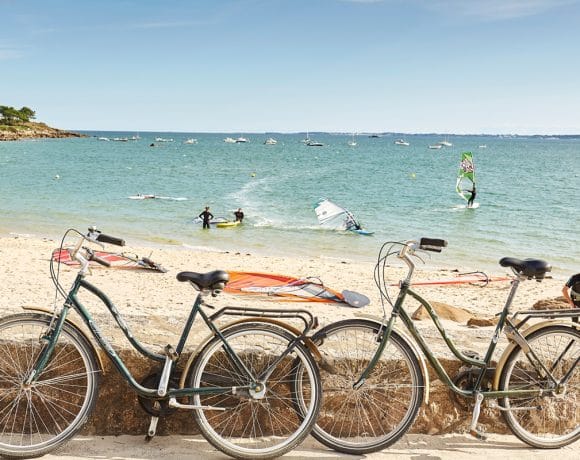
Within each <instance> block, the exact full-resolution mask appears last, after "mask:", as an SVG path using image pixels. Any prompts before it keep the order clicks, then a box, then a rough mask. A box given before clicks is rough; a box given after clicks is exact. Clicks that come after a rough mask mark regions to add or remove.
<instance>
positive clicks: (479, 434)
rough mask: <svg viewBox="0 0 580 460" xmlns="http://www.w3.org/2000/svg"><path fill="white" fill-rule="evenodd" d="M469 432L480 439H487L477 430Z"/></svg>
mask: <svg viewBox="0 0 580 460" xmlns="http://www.w3.org/2000/svg"><path fill="white" fill-rule="evenodd" d="M469 434H470V435H471V436H473V437H474V438H475V439H479V440H480V441H487V436H486V435H485V434H484V433H482V432H481V431H478V430H469Z"/></svg>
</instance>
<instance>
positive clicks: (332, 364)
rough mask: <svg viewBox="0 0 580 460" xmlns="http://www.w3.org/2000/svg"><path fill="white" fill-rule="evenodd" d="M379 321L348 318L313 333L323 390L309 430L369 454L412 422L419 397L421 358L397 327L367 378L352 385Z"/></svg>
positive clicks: (376, 337) (340, 447)
mask: <svg viewBox="0 0 580 460" xmlns="http://www.w3.org/2000/svg"><path fill="white" fill-rule="evenodd" d="M380 327H381V325H380V324H378V323H377V322H375V321H369V320H364V319H349V320H345V321H339V322H337V323H334V324H330V325H328V326H326V327H324V328H323V329H321V330H320V331H319V332H317V333H316V334H315V335H314V336H313V338H312V340H313V341H314V342H315V343H316V344H317V346H318V350H319V351H320V353H321V355H322V362H321V363H320V377H321V380H322V390H323V395H324V397H323V400H322V407H321V408H320V414H319V416H318V421H317V423H316V425H315V427H314V428H313V430H312V435H313V436H314V437H315V438H316V439H317V440H318V441H320V442H321V443H322V444H324V445H326V446H327V447H330V448H331V449H334V450H336V451H338V452H344V453H348V454H367V453H371V452H377V451H379V450H382V449H384V448H385V447H387V446H390V445H391V444H393V443H395V442H396V441H397V440H399V438H401V436H403V435H404V434H405V433H406V432H407V430H408V429H409V428H410V427H411V425H412V424H413V422H414V420H415V417H416V416H417V412H418V411H419V408H420V406H421V403H422V401H423V392H424V386H425V383H424V378H423V374H422V372H421V367H420V364H419V361H418V359H417V357H416V356H415V353H414V352H413V350H411V348H410V347H409V346H408V344H407V343H406V342H405V340H403V339H402V338H401V337H400V336H399V334H397V333H396V332H395V331H393V333H392V334H391V337H390V339H389V343H388V344H387V346H386V348H385V350H384V352H383V354H382V356H381V357H380V359H379V361H378V363H377V365H376V366H375V368H374V369H373V371H372V372H371V374H370V375H369V377H368V379H367V380H366V381H365V382H364V384H363V385H362V386H361V387H360V388H358V389H354V388H353V384H354V383H355V382H356V381H357V380H358V379H359V378H360V376H361V374H362V372H363V370H364V369H365V368H366V367H367V365H368V364H369V362H370V361H371V359H372V358H373V356H374V354H375V352H376V350H377V347H378V345H379V342H380V337H381V336H380V334H379V333H380Z"/></svg>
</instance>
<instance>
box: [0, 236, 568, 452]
mask: <svg viewBox="0 0 580 460" xmlns="http://www.w3.org/2000/svg"><path fill="white" fill-rule="evenodd" d="M59 244H60V242H57V240H53V239H49V238H36V237H31V236H8V237H2V238H0V311H1V312H2V315H7V314H10V313H16V312H20V311H22V307H27V306H36V307H43V308H52V303H53V301H54V297H55V295H54V287H53V284H52V282H51V279H50V275H49V258H50V254H51V252H52V250H53V249H55V248H56V247H57V246H58V245H59ZM123 250H125V251H128V252H134V253H136V254H138V255H141V256H150V258H151V259H153V260H154V261H155V262H157V263H159V264H161V265H163V266H164V267H165V268H167V269H168V270H169V271H168V272H167V273H164V274H163V273H158V272H153V271H148V270H143V269H140V270H126V269H114V268H111V269H106V268H100V267H97V268H95V269H94V270H93V272H92V276H91V277H90V281H91V282H92V283H94V284H95V285H97V286H99V287H100V288H101V289H102V290H104V292H106V293H107V294H108V295H109V296H110V298H111V299H112V300H113V302H114V303H115V304H116V306H117V308H118V309H119V310H120V312H121V313H122V314H123V316H124V318H125V320H126V322H127V323H128V324H129V326H130V327H131V329H132V330H133V333H134V335H135V336H136V337H137V338H138V339H139V340H140V341H142V343H144V344H147V345H149V346H151V347H152V349H154V350H159V349H161V348H162V347H163V346H164V345H165V344H167V343H171V344H176V343H177V341H178V338H179V334H180V332H181V327H182V324H183V323H184V322H185V320H186V318H187V315H188V313H189V311H190V308H191V305H192V303H193V300H194V298H195V294H196V293H195V292H194V291H193V289H192V288H191V286H189V285H188V284H187V283H180V282H178V281H177V280H176V279H175V275H176V274H177V273H178V272H179V271H183V270H189V271H198V272H205V271H210V270H215V269H224V270H240V271H259V272H269V273H279V274H287V275H293V276H297V277H306V276H318V277H320V278H321V279H322V281H323V282H324V283H325V284H326V285H327V286H329V287H331V288H333V289H335V290H338V291H342V290H343V289H349V290H353V291H357V292H359V293H362V294H365V295H367V296H368V297H369V298H370V300H371V304H370V305H369V306H367V307H365V308H363V309H361V310H358V309H353V308H351V307H348V306H339V305H335V304H324V303H287V302H277V301H272V299H271V298H267V297H258V296H234V295H230V294H221V295H220V296H218V297H217V298H215V299H211V300H209V303H210V304H211V305H214V306H215V307H217V308H219V307H222V306H225V305H235V306H253V307H262V308H268V307H273V308H280V307H281V306H284V305H288V306H290V307H292V306H298V307H301V308H306V309H308V310H309V311H311V312H312V313H313V314H315V315H316V316H318V318H319V320H320V324H321V326H324V325H326V324H329V323H332V322H334V321H338V320H341V319H347V318H352V317H354V316H355V315H359V314H370V315H376V316H382V312H383V310H382V307H381V304H380V298H379V294H378V291H377V288H376V286H375V284H374V281H373V270H374V264H373V263H370V262H369V263H361V262H354V261H351V260H348V259H344V260H329V259H323V258H317V257H311V258H280V257H265V256H257V255H253V254H249V253H224V252H220V253H218V252H203V251H192V250H189V249H183V248H176V247H155V248H153V247H134V246H131V245H130V242H129V244H128V246H127V247H125V248H123ZM437 257H441V258H444V253H443V254H442V255H438V256H437ZM432 263H433V262H432ZM457 269H458V270H459V271H461V272H466V271H470V267H457ZM471 270H472V269H471ZM403 273H404V270H403V268H402V267H390V268H389V269H388V276H389V278H390V281H392V282H397V281H398V280H399V279H400V278H401V276H402V275H403ZM75 274H76V270H75V269H74V268H70V267H67V266H61V275H60V276H61V282H62V284H63V285H64V286H69V285H70V283H71V282H72V279H73V278H74V276H75ZM506 274H507V272H505V271H502V270H501V269H499V267H498V271H497V272H496V273H489V275H506ZM453 275H454V272H453V271H451V270H450V269H438V268H437V267H436V266H434V265H431V264H429V265H427V266H424V267H419V269H418V270H417V272H416V276H415V279H417V280H434V279H444V278H449V277H451V276H453ZM562 283H563V280H560V279H546V280H544V281H543V282H542V283H537V282H526V283H523V285H522V287H521V288H520V291H519V296H518V297H517V298H516V301H515V304H514V310H515V309H529V308H531V307H532V305H533V304H534V303H535V302H536V301H538V300H543V299H550V298H554V297H557V296H558V295H559V294H560V291H561V286H562ZM508 289H509V283H508V282H497V283H490V284H489V285H488V286H486V287H477V286H471V285H469V284H461V285H452V286H425V287H421V288H420V289H419V288H418V290H419V291H420V292H421V293H422V294H423V295H424V296H425V298H427V299H428V300H430V301H437V302H442V303H445V304H448V305H451V306H454V307H459V308H462V309H465V310H468V311H469V312H470V313H471V314H472V315H473V316H474V317H478V318H489V317H492V316H493V315H494V314H495V313H497V312H499V311H500V310H501V308H502V307H503V303H504V301H505V298H506V296H507V293H508ZM61 301H62V300H61V299H59V302H61ZM87 306H88V307H89V309H90V310H91V313H92V314H93V315H94V317H95V318H96V319H97V322H98V323H99V326H101V328H102V329H103V330H104V331H105V333H106V335H107V336H109V337H110V338H111V340H112V341H113V343H114V344H115V345H122V344H125V339H124V337H122V335H121V334H120V332H119V331H118V330H117V329H116V328H114V327H113V322H112V319H111V318H110V317H109V316H108V313H107V312H106V311H105V309H104V307H102V306H99V307H97V308H91V307H93V304H92V303H91V304H89V305H87ZM387 307H388V306H387ZM415 307H416V306H414V305H410V307H409V310H410V311H414V310H415ZM387 311H389V310H387ZM442 322H443V324H444V325H445V327H446V328H447V329H448V332H449V336H451V337H452V338H453V339H454V340H456V341H457V343H458V344H459V348H460V349H472V350H473V349H475V350H478V349H479V350H480V351H482V352H483V350H484V348H483V347H485V346H486V345H487V343H488V342H489V340H490V338H491V335H492V333H493V327H481V328H473V327H468V326H467V325H466V324H465V323H458V322H455V321H451V320H443V321H442ZM204 328H205V326H204V325H203V324H201V323H199V324H197V325H194V328H193V332H192V334H191V335H190V339H189V342H188V347H191V348H192V349H193V348H195V346H196V344H197V341H199V340H200V339H201V337H205V336H206V334H207V332H206V331H205V330H204ZM419 328H420V329H421V331H422V332H423V333H424V334H425V335H426V336H427V337H429V343H430V345H432V346H433V349H434V351H435V352H436V354H437V355H439V356H440V357H446V356H451V355H450V353H449V352H447V351H446V349H445V348H444V347H443V343H442V340H441V339H440V338H439V336H438V335H437V331H435V329H434V327H433V326H431V323H430V322H428V321H420V322H419ZM501 347H502V346H501V344H500V348H501ZM466 423H467V420H466ZM410 436H416V438H413V437H411V438H405V440H404V441H401V442H400V443H399V444H397V445H396V446H395V447H394V448H393V449H390V450H388V451H387V452H384V453H381V454H375V455H372V456H369V458H377V459H378V458H417V456H419V457H421V458H423V457H424V458H465V457H466V456H468V455H472V454H474V453H482V452H483V453H485V455H486V457H488V458H500V457H505V456H506V455H509V457H510V458H538V459H539V458H554V456H555V455H558V456H559V457H562V455H564V456H566V455H568V454H571V451H570V450H564V451H561V452H559V453H554V452H541V451H530V450H529V449H527V448H526V446H525V445H523V444H522V443H520V442H519V441H518V440H517V439H516V438H514V437H512V436H506V437H500V438H497V439H499V440H498V441H494V442H492V443H487V444H483V443H480V442H477V441H475V440H471V439H470V438H469V436H468V435H463V434H461V435H457V436H451V437H449V436H450V435H446V437H442V436H426V435H410ZM83 439H87V438H86V437H83V436H79V437H78V438H75V439H74V440H73V441H72V443H71V444H70V445H69V446H68V447H67V448H66V449H65V450H64V451H62V452H61V453H59V455H51V456H47V457H46V458H82V457H84V458H143V459H149V458H158V456H159V452H160V450H163V456H164V457H165V458H175V459H178V458H185V457H184V456H187V458H196V457H190V456H189V455H190V454H191V452H190V450H188V449H191V447H190V446H191V442H195V443H198V442H200V443H203V444H202V447H200V449H201V450H200V451H199V458H222V456H221V454H219V453H216V452H215V451H213V450H211V448H210V446H209V444H207V443H205V442H204V441H202V440H201V438H199V437H197V438H194V440H193V441H191V440H190V439H191V438H181V437H169V438H168V437H158V438H156V439H155V440H154V441H153V442H152V443H151V444H150V445H148V446H147V445H145V444H143V443H142V442H141V438H139V437H130V436H122V437H110V436H106V437H98V436H97V437H93V438H88V439H90V443H84V442H83ZM450 442H451V447H449V443H450ZM88 445H90V448H89V447H87V446H88ZM166 449H167V450H166ZM514 455H515V456H514ZM520 455H521V457H520ZM308 457H325V458H326V457H328V458H339V456H338V455H337V454H335V453H333V452H331V451H328V450H326V449H324V448H323V447H322V446H320V445H319V444H317V443H315V441H313V440H311V439H310V438H309V441H308V442H307V443H306V444H305V445H304V446H303V447H301V448H300V449H299V450H298V451H296V452H294V453H291V454H290V455H288V456H287V458H308ZM563 458H569V457H563Z"/></svg>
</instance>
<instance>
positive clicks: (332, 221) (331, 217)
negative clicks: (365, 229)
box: [314, 198, 361, 230]
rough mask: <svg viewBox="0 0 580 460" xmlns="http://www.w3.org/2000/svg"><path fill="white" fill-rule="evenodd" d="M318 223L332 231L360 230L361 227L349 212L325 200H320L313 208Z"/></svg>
mask: <svg viewBox="0 0 580 460" xmlns="http://www.w3.org/2000/svg"><path fill="white" fill-rule="evenodd" d="M314 212H316V217H317V218H318V222H319V223H320V225H322V226H323V227H326V228H329V229H333V230H351V229H357V230H360V228H361V226H360V224H359V222H358V221H357V220H356V219H355V217H354V216H353V215H352V213H351V212H350V211H348V210H347V209H345V208H343V207H341V206H339V205H337V204H336V203H333V202H332V201H330V200H329V199H327V198H324V199H322V200H320V201H319V202H318V203H316V206H315V207H314Z"/></svg>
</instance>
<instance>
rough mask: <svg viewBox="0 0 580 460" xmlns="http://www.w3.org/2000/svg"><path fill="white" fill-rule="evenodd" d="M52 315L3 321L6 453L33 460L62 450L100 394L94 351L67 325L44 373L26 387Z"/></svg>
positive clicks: (0, 407) (0, 399)
mask: <svg viewBox="0 0 580 460" xmlns="http://www.w3.org/2000/svg"><path fill="white" fill-rule="evenodd" d="M50 321H51V317H50V316H48V315H42V314H36V313H22V314H16V315H11V316H7V317H5V318H3V319H1V320H0V395H1V396H0V455H1V456H3V457H6V458H32V457H39V456H42V455H45V454H47V453H49V452H51V451H54V450H56V449H58V448H60V447H62V446H63V445H64V444H65V443H66V442H67V441H68V440H69V439H70V438H72V437H73V436H74V435H75V434H76V433H77V432H78V431H79V430H80V429H81V427H82V426H83V425H84V423H85V422H86V421H87V419H88V417H89V415H90V414H91V412H92V410H93V408H94V405H95V402H96V399H97V393H98V386H99V374H98V369H99V368H98V365H97V362H96V360H95V356H94V353H93V349H92V347H91V345H90V343H89V342H88V341H87V340H86V338H85V337H84V336H83V335H82V334H81V333H80V332H79V331H78V330H76V328H75V327H74V326H71V325H70V324H67V323H65V324H64V326H63V329H62V332H61V335H60V337H59V340H58V343H57V345H56V347H55V349H54V351H53V353H52V356H51V358H50V360H49V362H48V363H47V365H46V367H45V368H44V370H43V371H42V373H41V374H40V375H39V376H38V377H37V378H36V380H35V381H34V382H33V383H32V384H30V385H26V384H25V383H24V379H25V378H26V377H27V376H29V375H30V371H31V369H32V366H33V365H34V363H35V361H36V359H37V357H38V356H39V353H40V352H41V351H42V349H43V347H44V343H43V341H42V339H41V336H42V335H43V334H44V333H45V332H46V331H47V329H48V326H49V324H50Z"/></svg>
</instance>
